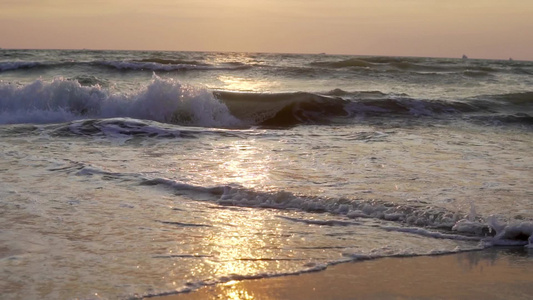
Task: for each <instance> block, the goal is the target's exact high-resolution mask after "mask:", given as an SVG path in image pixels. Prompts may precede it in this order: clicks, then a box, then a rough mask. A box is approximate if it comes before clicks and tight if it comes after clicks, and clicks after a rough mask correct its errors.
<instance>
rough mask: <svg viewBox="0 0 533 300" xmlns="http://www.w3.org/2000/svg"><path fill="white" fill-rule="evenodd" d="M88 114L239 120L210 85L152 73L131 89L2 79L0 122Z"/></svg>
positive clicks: (216, 123)
mask: <svg viewBox="0 0 533 300" xmlns="http://www.w3.org/2000/svg"><path fill="white" fill-rule="evenodd" d="M87 118H136V119H145V120H152V121H157V122H165V123H174V124H183V125H193V126H206V127H234V126H238V125H239V123H240V122H239V120H237V119H236V118H234V117H233V116H232V115H231V113H230V112H229V110H228V109H227V107H226V106H225V105H224V104H223V103H221V102H220V101H219V100H218V99H216V98H215V97H214V96H213V94H212V93H211V92H210V91H208V90H207V89H204V88H200V87H193V86H190V85H186V84H182V83H180V82H178V81H176V80H173V79H162V78H160V77H158V76H155V75H154V77H153V79H152V81H151V82H150V83H149V84H148V85H147V86H143V87H140V88H139V89H138V90H136V91H133V92H130V93H119V92H113V91H111V90H110V89H106V88H102V87H101V86H99V85H94V86H82V85H81V84H80V83H79V82H78V81H76V80H68V79H64V78H56V79H54V80H53V81H51V82H46V81H43V80H36V81H34V82H33V83H31V84H28V85H24V86H17V85H15V84H9V83H0V124H19V123H37V124H44V123H57V122H69V121H73V120H80V119H87Z"/></svg>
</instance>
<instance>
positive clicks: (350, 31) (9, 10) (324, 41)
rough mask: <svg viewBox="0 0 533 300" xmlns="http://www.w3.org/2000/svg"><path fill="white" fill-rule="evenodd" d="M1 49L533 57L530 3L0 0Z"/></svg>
mask: <svg viewBox="0 0 533 300" xmlns="http://www.w3.org/2000/svg"><path fill="white" fill-rule="evenodd" d="M0 47H1V48H18V49H21V48H24V49H83V48H87V49H123V50H176V51H239V52H241V51H242V52H283V53H331V54H355V55H388V56H426V57H461V56H462V55H463V54H466V55H468V56H469V57H470V58H495V59H508V58H510V57H512V58H513V59H523V60H533V1H532V0H150V1H146V0H0Z"/></svg>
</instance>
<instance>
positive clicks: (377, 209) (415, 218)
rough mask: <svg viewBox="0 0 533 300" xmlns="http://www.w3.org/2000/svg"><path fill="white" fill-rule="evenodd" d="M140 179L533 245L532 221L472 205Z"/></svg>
mask: <svg viewBox="0 0 533 300" xmlns="http://www.w3.org/2000/svg"><path fill="white" fill-rule="evenodd" d="M140 180H141V185H147V186H163V187H165V188H169V189H171V190H172V191H173V192H174V193H177V194H180V195H188V196H189V197H191V198H192V199H203V200H206V199H208V200H209V199H211V201H214V202H216V203H218V204H220V205H224V206H241V207H251V208H272V209H283V210H286V209H296V210H300V211H306V212H312V213H331V214H335V215H343V216H346V217H347V218H348V219H359V218H375V219H381V220H386V221H392V222H397V223H400V224H402V226H390V225H378V226H380V228H382V229H383V230H387V231H400V232H407V233H411V234H416V235H422V236H426V237H432V238H437V239H454V240H474V241H476V240H477V241H480V242H483V243H484V244H485V245H486V246H493V245H521V246H528V247H529V246H533V221H531V220H530V221H527V220H526V221H524V220H520V221H511V222H504V221H502V220H499V219H498V218H497V217H496V216H488V217H486V218H484V217H482V216H479V215H477V214H476V212H475V208H474V207H473V205H472V207H471V210H470V212H469V213H462V212H459V211H456V212H453V211H449V210H446V209H444V208H440V207H431V206H428V205H427V203H425V202H420V203H416V202H412V203H409V204H408V205H407V204H406V205H398V204H395V203H387V202H384V201H378V200H372V201H361V200H352V199H347V198H339V199H333V198H322V197H316V196H305V195H295V194H293V193H290V192H286V191H278V192H263V191H256V190H253V189H247V188H243V187H240V186H231V185H222V186H214V187H203V186H196V185H191V184H187V183H183V182H178V181H174V180H171V179H167V178H140ZM206 196H207V198H206ZM282 218H285V217H282ZM288 220H290V221H294V222H303V223H307V224H310V225H327V226H351V225H358V223H357V222H354V221H339V220H322V221H316V220H307V219H299V218H292V217H291V218H288ZM410 226H414V227H410ZM442 231H444V232H442Z"/></svg>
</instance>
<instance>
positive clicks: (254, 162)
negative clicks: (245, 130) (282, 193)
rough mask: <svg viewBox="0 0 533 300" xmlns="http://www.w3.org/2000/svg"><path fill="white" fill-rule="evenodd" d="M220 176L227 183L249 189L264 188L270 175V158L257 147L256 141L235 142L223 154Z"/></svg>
mask: <svg viewBox="0 0 533 300" xmlns="http://www.w3.org/2000/svg"><path fill="white" fill-rule="evenodd" d="M222 154H223V155H222V158H223V159H222V160H221V161H220V164H219V176H220V175H222V176H221V177H222V178H220V179H221V180H222V181H224V182H225V183H233V184H238V185H242V186H245V187H248V188H254V187H258V186H261V187H262V188H264V186H265V185H266V181H267V180H268V178H269V174H270V169H271V167H270V164H271V162H270V156H268V155H264V153H263V151H261V150H260V149H258V146H257V145H255V140H246V141H240V140H239V141H235V142H233V143H231V144H230V145H229V146H228V149H227V150H226V151H225V153H222Z"/></svg>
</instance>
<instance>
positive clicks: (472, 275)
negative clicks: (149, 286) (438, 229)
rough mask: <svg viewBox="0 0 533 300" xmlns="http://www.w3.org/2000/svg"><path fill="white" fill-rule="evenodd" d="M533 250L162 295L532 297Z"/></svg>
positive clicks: (383, 262) (356, 265)
mask: <svg viewBox="0 0 533 300" xmlns="http://www.w3.org/2000/svg"><path fill="white" fill-rule="evenodd" d="M532 297H533V251H532V250H528V249H524V248H521V247H520V248H493V249H487V250H483V251H475V252H465V253H459V254H450V255H440V256H420V257H403V258H400V257H396V258H395V257H392V258H382V259H375V260H367V261H361V262H351V263H344V264H339V265H335V266H331V267H329V268H327V269H326V270H324V271H320V272H313V273H306V274H301V275H296V276H283V277H273V278H265V279H256V280H243V281H231V282H227V283H223V284H218V285H215V286H208V287H204V288H201V289H199V290H197V291H194V292H190V293H184V294H176V295H170V296H162V297H154V298H150V299H157V300H196V299H267V300H270V299H531V298H532Z"/></svg>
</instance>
